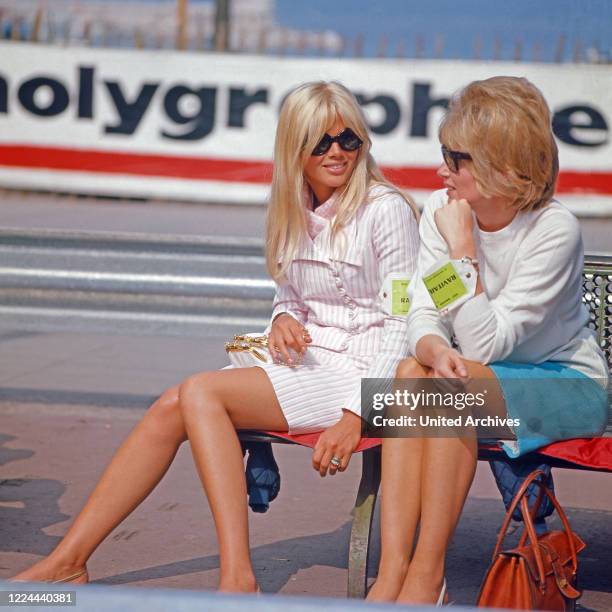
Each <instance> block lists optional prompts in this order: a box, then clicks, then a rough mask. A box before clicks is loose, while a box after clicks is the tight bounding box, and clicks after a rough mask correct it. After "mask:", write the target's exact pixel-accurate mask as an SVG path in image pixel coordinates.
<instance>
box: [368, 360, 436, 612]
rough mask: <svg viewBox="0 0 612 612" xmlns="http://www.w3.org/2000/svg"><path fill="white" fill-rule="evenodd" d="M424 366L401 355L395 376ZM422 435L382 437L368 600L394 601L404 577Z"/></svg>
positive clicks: (416, 507)
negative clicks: (373, 574) (376, 548)
mask: <svg viewBox="0 0 612 612" xmlns="http://www.w3.org/2000/svg"><path fill="white" fill-rule="evenodd" d="M426 376H427V370H426V369H425V368H424V367H423V366H422V365H421V364H420V363H419V362H418V361H417V360H416V359H405V360H404V361H402V362H401V363H400V366H399V367H398V370H397V378H423V377H426ZM423 445H424V441H423V439H422V438H416V437H415V438H385V439H384V440H383V444H382V458H381V459H382V466H381V467H382V471H381V473H382V482H381V486H382V495H381V505H380V539H381V546H380V562H379V565H378V576H377V578H376V582H375V583H374V585H373V586H372V588H371V589H370V592H369V593H368V596H367V599H368V600H369V601H395V600H396V599H397V597H398V595H399V592H400V590H401V588H402V584H403V583H404V579H405V578H406V573H407V571H408V565H409V562H410V556H411V553H412V547H413V545H414V535H415V532H416V528H417V525H418V521H419V518H420V516H421V496H420V493H419V491H420V489H421V471H422V467H421V463H422V457H423Z"/></svg>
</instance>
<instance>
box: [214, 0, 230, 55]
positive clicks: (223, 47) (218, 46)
mask: <svg viewBox="0 0 612 612" xmlns="http://www.w3.org/2000/svg"><path fill="white" fill-rule="evenodd" d="M215 4H216V12H215V51H229V39H230V17H229V12H230V6H229V5H230V0H215Z"/></svg>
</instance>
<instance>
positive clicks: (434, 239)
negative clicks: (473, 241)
mask: <svg viewBox="0 0 612 612" xmlns="http://www.w3.org/2000/svg"><path fill="white" fill-rule="evenodd" d="M444 198H445V194H444V192H443V191H436V192H434V193H433V194H432V195H431V196H430V197H429V199H428V200H427V202H426V203H425V206H424V208H423V215H422V216H421V223H420V225H419V233H420V236H421V245H420V247H419V260H418V269H417V273H416V274H415V276H414V278H413V280H412V282H411V283H410V287H409V289H408V294H409V297H410V313H409V314H408V319H407V320H406V325H407V327H408V348H409V350H410V353H411V354H412V355H416V346H417V344H418V342H419V340H420V339H421V338H422V337H423V336H428V335H435V336H440V337H441V338H442V339H443V340H445V341H446V342H448V343H449V344H450V332H449V330H448V328H447V326H446V324H445V322H444V321H443V320H442V318H441V316H440V313H439V312H438V310H437V309H436V307H435V306H434V303H433V302H432V300H431V297H430V296H429V293H427V289H426V288H425V284H424V283H423V276H424V274H425V271H426V270H427V269H429V268H430V267H431V266H432V265H433V264H434V263H436V261H438V260H440V259H445V258H448V247H447V245H446V241H445V240H444V238H442V236H441V234H440V232H439V231H438V228H437V226H436V222H435V219H434V213H435V211H436V209H437V208H439V207H440V206H442V205H443V204H444Z"/></svg>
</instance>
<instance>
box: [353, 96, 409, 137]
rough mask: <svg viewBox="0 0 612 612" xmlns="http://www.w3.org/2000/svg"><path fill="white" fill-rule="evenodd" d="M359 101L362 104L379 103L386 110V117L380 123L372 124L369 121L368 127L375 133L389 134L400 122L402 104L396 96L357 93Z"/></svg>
mask: <svg viewBox="0 0 612 612" xmlns="http://www.w3.org/2000/svg"><path fill="white" fill-rule="evenodd" d="M355 97H356V98H357V101H358V102H359V104H360V105H361V106H368V105H370V104H379V105H380V106H382V108H383V110H384V112H385V118H384V119H383V120H382V121H381V122H380V123H379V124H378V125H372V124H371V123H370V122H368V127H369V128H370V130H372V132H374V134H388V133H389V132H392V131H393V130H394V129H395V128H396V127H397V126H398V124H399V122H400V106H399V104H398V103H397V100H396V99H395V98H392V97H391V96H383V95H380V96H366V95H364V94H355Z"/></svg>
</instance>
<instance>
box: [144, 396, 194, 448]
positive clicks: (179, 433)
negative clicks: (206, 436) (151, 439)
mask: <svg viewBox="0 0 612 612" xmlns="http://www.w3.org/2000/svg"><path fill="white" fill-rule="evenodd" d="M144 423H145V424H146V425H147V427H149V429H150V430H151V431H152V432H153V434H154V435H156V436H158V437H160V438H172V439H173V440H177V439H178V440H179V442H183V441H185V440H186V439H187V436H186V434H185V426H184V425H183V417H182V415H181V412H180V409H179V388H178V387H172V388H170V389H167V390H166V391H164V393H162V395H161V396H160V397H159V399H158V400H157V401H156V402H155V403H154V404H153V405H152V406H151V407H150V408H149V410H148V411H147V413H146V415H145V418H144Z"/></svg>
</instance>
